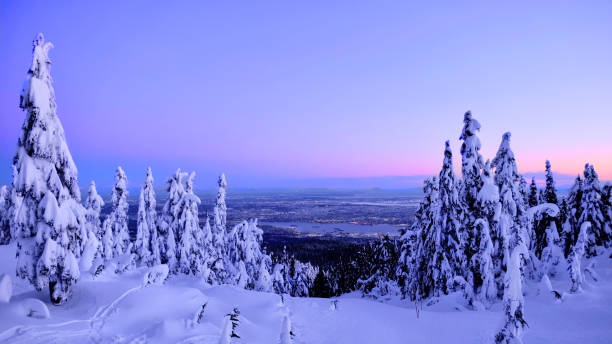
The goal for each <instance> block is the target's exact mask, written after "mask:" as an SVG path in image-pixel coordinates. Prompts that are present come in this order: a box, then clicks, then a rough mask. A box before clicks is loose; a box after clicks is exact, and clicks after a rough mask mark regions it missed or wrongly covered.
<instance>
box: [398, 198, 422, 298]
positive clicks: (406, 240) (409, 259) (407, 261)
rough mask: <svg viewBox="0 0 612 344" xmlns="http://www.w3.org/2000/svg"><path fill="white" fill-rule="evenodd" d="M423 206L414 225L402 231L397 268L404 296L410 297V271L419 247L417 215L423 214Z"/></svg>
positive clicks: (401, 291)
mask: <svg viewBox="0 0 612 344" xmlns="http://www.w3.org/2000/svg"><path fill="white" fill-rule="evenodd" d="M421 212H422V207H421V206H419V208H418V209H417V211H416V213H415V220H414V221H413V223H412V225H411V226H410V227H408V228H407V229H406V230H405V231H404V232H402V234H401V236H400V239H399V260H398V262H397V268H396V278H397V284H398V286H399V288H400V293H401V295H402V297H404V298H405V297H409V295H410V291H409V290H408V287H409V286H410V273H411V269H412V268H413V267H414V266H415V254H416V248H417V236H418V223H419V222H420V221H419V220H416V218H417V217H419V216H420V215H421Z"/></svg>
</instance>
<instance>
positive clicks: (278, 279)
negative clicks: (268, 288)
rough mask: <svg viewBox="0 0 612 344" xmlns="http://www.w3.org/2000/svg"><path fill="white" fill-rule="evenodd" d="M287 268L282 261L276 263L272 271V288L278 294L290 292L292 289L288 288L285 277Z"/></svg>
mask: <svg viewBox="0 0 612 344" xmlns="http://www.w3.org/2000/svg"><path fill="white" fill-rule="evenodd" d="M286 269H287V268H286V267H285V265H284V264H282V263H277V264H276V265H274V270H273V271H272V288H273V289H274V292H275V293H276V294H287V293H289V292H290V290H287V285H286V281H285V277H284V276H285V270H286Z"/></svg>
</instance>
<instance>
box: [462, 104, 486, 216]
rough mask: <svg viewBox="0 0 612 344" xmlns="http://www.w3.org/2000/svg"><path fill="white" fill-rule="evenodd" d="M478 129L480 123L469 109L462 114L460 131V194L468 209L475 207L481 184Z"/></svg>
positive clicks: (481, 160)
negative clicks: (462, 192)
mask: <svg viewBox="0 0 612 344" xmlns="http://www.w3.org/2000/svg"><path fill="white" fill-rule="evenodd" d="M479 131H480V123H478V121H477V120H476V119H474V118H472V113H471V112H470V111H468V112H466V113H465V115H464V116H463V130H462V131H461V136H460V137H459V139H460V140H463V143H462V144H461V173H462V175H463V183H464V192H465V194H464V195H462V197H463V199H464V201H465V203H466V205H467V208H468V211H469V212H471V211H473V210H474V209H475V207H476V197H477V195H478V190H479V189H480V187H481V185H482V180H481V179H480V173H481V170H482V168H483V167H484V162H483V159H482V155H480V139H479V138H478V136H477V134H478V132H479Z"/></svg>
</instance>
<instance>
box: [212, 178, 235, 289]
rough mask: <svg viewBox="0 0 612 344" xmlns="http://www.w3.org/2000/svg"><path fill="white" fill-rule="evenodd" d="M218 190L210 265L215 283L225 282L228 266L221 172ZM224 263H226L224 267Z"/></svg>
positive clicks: (223, 183)
mask: <svg viewBox="0 0 612 344" xmlns="http://www.w3.org/2000/svg"><path fill="white" fill-rule="evenodd" d="M217 185H218V190H217V198H216V200H215V207H214V209H213V220H214V221H213V226H212V245H213V247H214V250H215V259H214V263H213V264H212V267H211V280H212V281H213V282H214V283H215V284H221V283H225V282H226V279H227V278H228V277H229V276H228V275H229V274H228V273H227V271H226V269H227V268H229V263H230V262H229V260H228V259H227V257H228V256H227V238H226V237H227V206H226V204H225V195H226V188H227V180H226V179H225V174H224V173H222V174H221V175H220V176H219V179H218V180H217ZM226 265H228V266H227V267H226Z"/></svg>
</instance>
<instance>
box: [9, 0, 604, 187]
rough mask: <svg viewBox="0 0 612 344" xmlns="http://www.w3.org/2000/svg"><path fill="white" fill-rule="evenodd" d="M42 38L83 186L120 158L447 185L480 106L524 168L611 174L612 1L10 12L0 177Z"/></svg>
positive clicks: (104, 179)
mask: <svg viewBox="0 0 612 344" xmlns="http://www.w3.org/2000/svg"><path fill="white" fill-rule="evenodd" d="M162 3H164V4H165V6H164V5H162ZM425 3H427V4H425ZM39 31H41V32H43V33H44V34H45V36H46V38H47V39H48V40H49V41H51V42H53V44H54V45H55V49H53V50H52V51H51V53H50V56H51V59H52V60H53V62H54V65H53V68H52V75H53V78H54V80H55V83H54V86H55V91H56V97H57V103H58V109H59V111H58V113H59V116H60V118H61V121H62V123H63V125H64V128H65V131H66V136H67V140H68V144H69V147H70V149H71V151H72V154H73V156H74V159H75V162H76V164H77V167H78V168H79V171H80V176H79V179H80V182H81V184H83V186H85V185H87V183H88V181H89V180H91V179H95V180H96V181H98V184H101V185H110V184H111V183H112V180H113V173H114V167H115V166H116V165H123V166H124V167H125V168H126V172H127V173H128V178H130V179H131V180H132V181H135V182H136V183H137V184H140V183H141V181H142V179H143V178H144V170H145V168H146V167H147V166H148V165H151V166H152V167H153V171H154V174H155V175H156V178H157V180H158V181H160V180H165V179H166V177H167V175H168V174H169V173H171V171H172V170H174V169H175V168H176V167H182V168H183V169H189V170H191V169H195V170H196V171H197V172H198V173H199V177H198V179H199V180H198V183H199V184H200V185H203V186H209V185H210V186H212V185H213V184H214V181H215V175H217V174H218V173H220V172H222V171H225V172H226V173H228V175H229V178H228V179H229V181H230V183H232V180H233V181H234V182H235V183H236V184H238V185H243V186H244V185H252V186H258V185H267V184H269V183H270V181H271V180H274V179H291V178H318V177H365V176H368V177H370V176H401V175H415V174H434V173H437V172H438V171H439V169H440V166H441V162H442V152H443V149H444V141H445V140H447V139H450V140H451V144H452V148H453V150H454V152H455V163H456V166H459V164H458V163H459V160H460V158H459V157H458V155H459V154H458V153H459V147H460V142H459V140H458V138H459V134H460V131H461V127H462V118H463V113H464V112H465V111H466V110H468V109H469V110H472V113H473V115H474V117H475V118H477V119H478V120H479V121H480V122H481V124H482V131H481V134H480V138H481V141H482V144H483V149H482V153H483V155H484V156H485V157H492V156H493V155H494V154H495V151H496V150H497V148H498V145H499V143H500V140H501V136H502V134H503V133H504V132H505V131H511V132H512V135H513V136H512V147H513V149H514V152H515V154H516V156H517V160H518V163H519V169H520V170H521V171H523V172H527V171H540V170H542V169H543V165H544V160H545V159H550V160H551V162H552V165H553V170H555V171H558V172H562V173H568V174H578V173H580V172H582V170H583V166H584V163H585V162H590V163H593V164H595V167H596V169H597V171H598V172H599V174H600V177H601V178H602V179H612V2H610V1H567V2H565V1H550V2H548V1H538V2H511V3H507V4H500V3H499V2H490V1H484V2H455V1H451V2H423V3H420V4H417V3H416V2H414V3H411V2H409V1H398V2H386V1H370V2H356V1H346V2H345V1H338V2H330V1H303V2H298V1H278V2H272V1H266V2H263V1H227V2H224V1H218V2H213V1H210V2H207V1H194V2H186V1H178V2H153V1H142V2H141V1H98V2H92V1H75V2H62V1H2V2H0V76H1V78H0V132H1V133H2V135H0V166H4V167H3V168H0V178H1V179H0V182H1V183H3V182H4V181H6V182H8V180H9V175H10V164H11V158H12V156H13V154H14V152H15V147H16V142H17V136H18V134H19V130H20V126H21V124H22V122H23V119H24V113H23V112H22V111H20V110H19V109H18V106H17V105H18V98H19V92H20V89H21V85H22V83H23V80H24V78H25V74H26V71H27V68H28V66H29V64H30V61H31V41H32V39H33V37H34V35H35V34H36V33H37V32H39Z"/></svg>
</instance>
